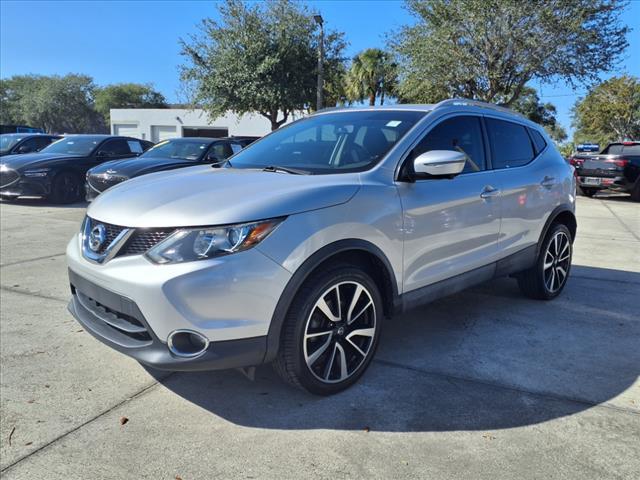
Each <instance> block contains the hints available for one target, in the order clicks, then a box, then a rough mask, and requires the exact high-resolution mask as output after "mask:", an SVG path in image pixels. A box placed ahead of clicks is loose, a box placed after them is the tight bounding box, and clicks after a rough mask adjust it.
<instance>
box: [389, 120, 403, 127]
mask: <svg viewBox="0 0 640 480" xmlns="http://www.w3.org/2000/svg"><path fill="white" fill-rule="evenodd" d="M401 123H402V120H391V121H390V122H389V123H387V124H386V125H385V126H387V127H397V126H398V125H400V124H401Z"/></svg>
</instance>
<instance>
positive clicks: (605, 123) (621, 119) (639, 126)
mask: <svg viewBox="0 0 640 480" xmlns="http://www.w3.org/2000/svg"><path fill="white" fill-rule="evenodd" d="M573 121H574V126H575V128H576V132H575V135H574V141H575V142H576V143H580V142H584V141H593V142H597V143H599V144H600V145H606V144H607V143H610V142H613V141H622V140H638V139H640V79H638V77H632V76H629V75H624V76H622V77H614V78H611V79H609V80H607V81H605V82H602V83H601V84H600V85H598V86H597V87H595V88H594V89H593V90H591V91H590V92H589V93H588V94H587V96H586V97H585V98H583V99H580V100H578V102H577V103H576V105H575V106H574V108H573Z"/></svg>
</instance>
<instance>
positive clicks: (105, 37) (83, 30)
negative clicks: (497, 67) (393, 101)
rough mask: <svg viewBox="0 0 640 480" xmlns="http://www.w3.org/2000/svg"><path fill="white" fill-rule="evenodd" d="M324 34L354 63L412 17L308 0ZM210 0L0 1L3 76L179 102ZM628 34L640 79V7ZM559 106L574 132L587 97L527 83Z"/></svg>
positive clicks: (378, 6) (396, 8)
mask: <svg viewBox="0 0 640 480" xmlns="http://www.w3.org/2000/svg"><path fill="white" fill-rule="evenodd" d="M307 3H308V4H309V6H310V7H311V9H313V10H316V11H319V12H320V13H321V14H322V16H323V18H324V20H325V27H326V28H328V29H336V30H340V31H343V32H345V33H346V38H347V41H348V42H349V46H348V48H347V55H348V56H349V57H352V56H353V55H355V54H356V53H358V52H359V51H361V50H363V49H365V48H369V47H379V48H384V47H385V44H386V37H387V35H388V34H389V33H390V32H393V31H395V30H398V29H399V27H401V26H402V25H406V24H410V23H412V22H413V21H414V20H413V17H411V15H409V13H408V12H407V11H406V10H405V8H404V6H403V2H402V1H400V0H384V1H383V0H373V1H366V0H342V1H341V0H312V1H309V2H307ZM216 16H217V10H216V6H215V2H214V1H211V0H199V1H193V0H191V1H190V0H184V1H175V0H164V1H161V0H138V1H117V0H114V1H82V0H75V1H55V0H48V1H15V0H0V77H2V78H6V77H10V76H12V75H18V74H28V73H34V74H41V75H53V74H57V75H64V74H66V73H84V74H88V75H90V76H92V77H93V78H94V80H95V82H96V83H97V84H98V85H105V84H109V83H120V82H140V83H152V84H153V85H154V87H155V88H156V89H157V90H159V91H160V92H162V93H163V94H164V95H165V97H166V98H167V100H168V101H169V102H171V103H178V102H181V101H184V100H185V98H184V96H183V95H182V94H181V89H180V81H179V71H178V66H179V65H180V64H181V63H183V61H184V60H183V58H182V57H181V56H180V45H179V40H180V39H181V38H182V39H188V37H189V35H190V34H193V33H196V32H197V31H198V30H197V25H198V24H199V23H200V21H201V20H202V19H203V18H205V17H210V18H216ZM623 21H625V22H626V23H627V24H628V25H629V26H630V27H631V28H632V29H633V31H632V32H631V33H630V35H629V37H628V40H629V48H628V49H627V52H626V55H625V58H624V60H623V62H621V64H620V67H619V68H618V69H617V71H615V72H610V73H608V74H604V75H602V78H603V79H605V78H608V77H610V76H612V75H619V74H622V73H628V74H631V75H635V76H640V0H631V2H630V4H629V7H628V8H627V11H625V13H624V14H623ZM532 86H533V87H535V88H537V89H538V91H539V92H540V93H541V96H542V99H543V100H544V101H545V102H546V101H549V102H551V103H553V104H555V105H556V107H557V109H558V119H559V121H560V123H561V124H562V126H563V127H565V129H567V130H568V131H571V128H570V127H571V107H572V106H573V105H574V103H575V101H576V99H577V98H579V97H580V96H581V95H582V94H584V91H585V90H584V88H579V89H578V90H576V91H573V90H572V89H571V88H570V87H569V86H567V85H565V84H563V83H562V82H559V83H558V84H555V85H548V84H545V85H540V84H538V83H534V84H532Z"/></svg>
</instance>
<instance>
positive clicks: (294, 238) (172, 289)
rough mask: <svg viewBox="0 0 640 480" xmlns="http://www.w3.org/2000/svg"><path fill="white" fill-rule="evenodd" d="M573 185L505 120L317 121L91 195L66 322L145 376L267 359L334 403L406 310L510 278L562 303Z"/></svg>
mask: <svg viewBox="0 0 640 480" xmlns="http://www.w3.org/2000/svg"><path fill="white" fill-rule="evenodd" d="M575 191H576V184H575V177H574V174H573V168H572V167H571V166H570V165H568V164H567V163H566V162H565V161H564V160H563V158H562V157H561V156H560V154H559V153H558V151H557V150H556V149H555V148H554V146H553V143H552V142H551V141H550V140H549V138H548V136H547V135H546V134H545V132H544V130H543V129H542V128H540V127H539V126H538V125H536V124H534V123H531V122H529V121H528V120H526V119H524V118H522V117H520V116H518V115H516V114H514V113H512V112H511V111H509V110H505V109H501V108H499V107H495V106H491V105H487V104H482V103H479V102H473V101H467V100H447V101H444V102H441V103H439V104H437V105H417V106H414V105H402V106H395V105H394V106H389V107H384V108H358V109H353V108H352V109H342V110H328V111H322V112H319V113H317V114H315V115H312V116H309V117H307V118H305V119H302V120H299V121H296V122H294V123H292V124H290V125H289V126H287V127H285V128H282V129H280V130H278V131H276V132H273V133H272V134H270V135H268V136H266V137H265V138H263V139H262V140H259V141H257V142H256V143H254V144H252V145H251V146H249V147H248V148H246V149H245V150H243V151H241V152H239V153H237V154H236V155H235V156H233V157H231V158H230V160H229V161H228V162H227V163H226V164H225V165H224V166H222V167H218V168H212V167H211V166H195V167H191V168H186V169H182V170H180V171H175V172H160V173H154V174H150V175H146V176H143V177H139V178H136V179H133V180H130V181H127V182H124V183H122V184H120V185H118V186H116V187H113V188H111V189H109V190H107V191H106V192H105V193H104V194H102V195H100V196H99V197H98V199H97V200H96V201H95V202H94V203H93V204H92V205H91V206H90V207H89V210H88V212H87V217H86V219H85V221H84V223H83V225H82V229H81V232H80V233H79V234H78V235H77V236H76V237H75V238H73V239H72V241H71V242H70V243H69V246H68V249H67V259H68V264H69V276H70V282H71V289H72V292H73V297H72V300H71V302H70V305H69V309H70V311H71V313H72V314H73V315H74V316H75V317H76V318H77V320H78V321H79V322H80V323H81V324H82V325H83V326H84V327H85V328H86V330H87V331H89V332H90V333H91V334H93V335H94V336H95V337H97V338H98V339H99V340H101V341H102V342H104V343H106V344H107V345H110V346H111V347H113V348H115V349H117V350H119V351H120V352H122V353H125V354H127V355H129V356H131V357H133V358H135V359H137V360H138V361H140V362H142V363H143V364H146V365H149V366H152V367H156V368H159V369H166V370H212V369H224V368H237V367H250V366H256V365H259V364H263V363H267V362H273V364H274V365H275V368H276V370H277V371H278V372H279V373H280V374H281V375H282V377H283V378H284V379H286V380H287V381H288V382H290V383H292V384H294V385H297V386H299V387H302V388H304V389H306V390H308V391H310V392H313V393H316V394H325V395H326V394H332V393H335V392H338V391H340V390H342V389H344V388H346V387H348V386H349V385H351V384H353V383H354V382H355V381H356V380H357V379H358V378H359V377H360V376H361V375H362V374H363V373H364V371H365V370H366V368H367V366H368V365H369V363H370V362H371V359H372V357H373V356H374V353H375V350H376V346H377V345H378V342H379V340H380V327H381V323H382V322H383V319H385V318H392V317H393V316H394V314H396V313H398V312H402V311H404V310H406V309H408V308H412V307H415V306H417V305H419V304H424V303H426V302H429V301H431V300H433V299H435V298H438V297H441V296H443V295H450V294H453V293H455V292H458V291H460V290H462V289H464V288H466V287H469V286H471V285H474V284H477V283H479V282H483V281H485V280H490V279H492V278H494V277H497V276H506V275H510V276H513V277H515V278H516V279H517V281H518V283H519V285H520V288H521V289H522V291H523V293H524V294H525V295H527V296H529V297H532V298H537V299H543V300H549V299H552V298H554V297H556V296H557V295H558V294H559V293H560V292H561V291H562V289H563V287H564V286H565V284H566V281H567V278H568V276H569V269H570V267H571V254H572V242H573V239H574V237H575V234H576V219H575V216H574V207H575V204H574V202H575ZM478 314H482V312H478Z"/></svg>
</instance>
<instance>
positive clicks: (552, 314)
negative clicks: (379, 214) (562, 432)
mask: <svg viewBox="0 0 640 480" xmlns="http://www.w3.org/2000/svg"><path fill="white" fill-rule="evenodd" d="M572 275H574V278H571V279H570V281H569V283H568V284H567V287H566V288H565V291H564V292H563V293H562V295H561V296H560V297H558V298H557V299H555V300H554V301H551V302H541V301H535V300H529V299H526V298H524V297H523V296H521V295H520V293H519V290H518V288H517V284H516V282H515V281H513V280H511V279H498V280H495V281H493V282H490V283H488V284H485V285H482V286H479V287H477V288H474V289H471V290H469V291H467V292H463V293H460V294H457V295H453V296H451V297H448V298H444V299H441V300H438V301H436V302H433V303H431V304H429V305H427V306H425V307H422V308H420V309H417V310H414V311H412V312H408V313H405V314H403V315H401V316H398V317H396V318H393V319H391V320H389V321H388V322H386V324H385V326H384V331H383V336H382V338H381V342H380V347H379V349H378V352H377V354H376V358H375V359H374V361H373V363H372V364H371V366H370V368H369V370H368V371H367V372H366V374H365V375H364V376H363V378H361V379H360V381H359V382H358V383H357V384H355V385H354V386H352V387H351V388H349V389H348V390H346V391H344V392H342V393H340V394H337V395H334V396H332V397H317V396H312V395H309V394H307V393H305V392H303V391H300V390H297V389H295V388H292V387H289V386H287V385H286V384H284V383H283V382H282V381H281V380H280V379H279V378H278V377H277V375H276V374H275V373H274V372H273V371H272V369H271V368H270V367H269V366H261V367H259V368H258V369H257V371H256V375H255V380H254V381H250V380H248V379H247V378H245V377H244V376H243V375H242V374H241V373H239V372H238V371H221V372H199V373H174V374H172V375H169V376H166V374H164V373H160V372H154V371H153V370H149V371H150V372H151V373H152V375H154V376H156V377H157V378H158V380H159V381H160V382H161V383H162V385H164V387H166V388H167V389H168V390H170V391H172V392H174V393H176V394H178V395H180V396H181V397H183V398H184V399H186V400H188V401H189V402H192V403H194V404H196V405H198V406H200V407H201V408H203V409H205V410H207V411H209V412H211V413H212V414H214V415H217V416H219V417H222V418H224V419H226V420H228V421H230V422H233V423H235V424H238V425H242V426H247V427H256V428H269V429H283V430H292V429H296V430H297V429H333V430H369V429H370V430H377V431H390V432H410V431H452V430H473V431H475V430H483V431H486V430H493V429H501V428H511V427H518V426H523V425H532V424H537V423H540V422H544V421H548V420H552V419H555V418H560V417H564V416H567V415H572V414H575V413H578V412H581V411H583V410H585V409H589V408H592V407H594V406H596V405H602V404H611V405H614V406H615V407H616V408H618V409H623V410H630V411H634V412H639V411H640V402H639V400H638V395H637V393H638V392H637V391H636V393H635V394H634V393H632V392H633V391H629V390H628V389H629V387H631V386H632V385H633V384H634V382H636V380H637V378H638V375H639V374H640V349H638V348H637V347H638V345H637V339H638V338H640V321H639V320H638V317H637V308H634V306H633V302H632V301H630V299H631V298H636V299H637V297H638V294H640V274H639V273H635V272H624V271H611V270H608V269H600V268H592V267H582V266H574V268H573V270H572ZM601 278H613V279H615V280H607V281H602V280H600V279H601ZM636 305H637V303H636ZM632 395H635V397H634V398H632Z"/></svg>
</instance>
